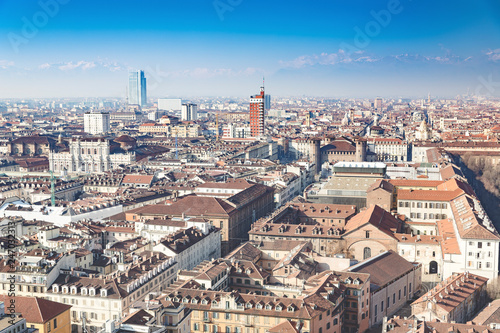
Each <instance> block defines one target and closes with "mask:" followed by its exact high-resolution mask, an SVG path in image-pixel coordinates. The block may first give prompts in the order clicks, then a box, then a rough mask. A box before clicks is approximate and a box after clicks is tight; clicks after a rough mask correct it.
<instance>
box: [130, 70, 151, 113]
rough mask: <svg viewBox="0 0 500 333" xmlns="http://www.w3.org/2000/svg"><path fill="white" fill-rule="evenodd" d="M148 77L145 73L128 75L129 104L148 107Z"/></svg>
mask: <svg viewBox="0 0 500 333" xmlns="http://www.w3.org/2000/svg"><path fill="white" fill-rule="evenodd" d="M146 91H147V90H146V77H145V76H144V71H133V72H129V75H128V104H133V105H140V106H146V104H147V92H146Z"/></svg>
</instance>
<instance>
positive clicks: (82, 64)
mask: <svg viewBox="0 0 500 333" xmlns="http://www.w3.org/2000/svg"><path fill="white" fill-rule="evenodd" d="M95 66H96V64H95V63H94V62H93V61H83V60H80V61H78V62H73V61H70V62H67V63H64V64H62V65H59V66H58V68H59V69H60V70H62V71H68V70H73V69H76V68H80V69H82V70H87V69H90V68H94V67H95Z"/></svg>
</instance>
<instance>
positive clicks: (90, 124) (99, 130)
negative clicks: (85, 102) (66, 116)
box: [83, 112, 110, 135]
mask: <svg viewBox="0 0 500 333" xmlns="http://www.w3.org/2000/svg"><path fill="white" fill-rule="evenodd" d="M83 130H84V131H85V133H89V134H92V135H101V134H106V133H108V132H109V130H110V126H109V113H107V112H95V113H94V112H86V113H85V114H84V115H83Z"/></svg>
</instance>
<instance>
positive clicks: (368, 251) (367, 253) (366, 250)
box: [363, 247, 372, 260]
mask: <svg viewBox="0 0 500 333" xmlns="http://www.w3.org/2000/svg"><path fill="white" fill-rule="evenodd" d="M371 256H372V249H370V248H369V247H365V248H364V249H363V260H364V259H368V258H370V257H371Z"/></svg>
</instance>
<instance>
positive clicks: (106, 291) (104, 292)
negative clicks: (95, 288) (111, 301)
mask: <svg viewBox="0 0 500 333" xmlns="http://www.w3.org/2000/svg"><path fill="white" fill-rule="evenodd" d="M106 296H108V290H107V289H101V297H106Z"/></svg>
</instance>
